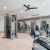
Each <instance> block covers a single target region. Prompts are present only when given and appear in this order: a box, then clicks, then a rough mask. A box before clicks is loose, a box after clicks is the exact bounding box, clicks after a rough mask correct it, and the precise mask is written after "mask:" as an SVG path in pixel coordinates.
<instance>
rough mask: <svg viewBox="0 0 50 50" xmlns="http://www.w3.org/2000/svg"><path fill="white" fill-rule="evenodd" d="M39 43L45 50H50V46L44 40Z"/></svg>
mask: <svg viewBox="0 0 50 50" xmlns="http://www.w3.org/2000/svg"><path fill="white" fill-rule="evenodd" d="M38 43H39V44H40V45H42V46H43V47H44V48H46V49H47V50H50V45H49V44H48V43H46V42H44V41H42V40H38Z"/></svg>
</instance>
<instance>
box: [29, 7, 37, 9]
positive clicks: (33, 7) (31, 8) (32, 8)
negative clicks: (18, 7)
mask: <svg viewBox="0 0 50 50" xmlns="http://www.w3.org/2000/svg"><path fill="white" fill-rule="evenodd" d="M30 9H38V7H33V8H30Z"/></svg>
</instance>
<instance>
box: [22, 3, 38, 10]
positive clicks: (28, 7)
mask: <svg viewBox="0 0 50 50" xmlns="http://www.w3.org/2000/svg"><path fill="white" fill-rule="evenodd" d="M23 6H25V7H26V8H27V9H26V10H25V11H27V10H30V9H38V7H32V8H30V5H25V4H24V5H23Z"/></svg>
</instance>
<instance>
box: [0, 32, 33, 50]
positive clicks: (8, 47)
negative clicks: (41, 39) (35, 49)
mask: <svg viewBox="0 0 50 50" xmlns="http://www.w3.org/2000/svg"><path fill="white" fill-rule="evenodd" d="M3 36H4V33H0V50H32V44H33V39H32V37H31V36H30V35H29V34H28V33H19V34H18V38H17V39H16V38H14V39H13V40H11V39H7V38H2V37H3Z"/></svg>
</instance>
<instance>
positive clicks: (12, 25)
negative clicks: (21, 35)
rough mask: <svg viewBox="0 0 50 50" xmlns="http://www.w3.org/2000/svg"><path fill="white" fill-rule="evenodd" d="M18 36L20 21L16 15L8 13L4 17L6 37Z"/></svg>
mask: <svg viewBox="0 0 50 50" xmlns="http://www.w3.org/2000/svg"><path fill="white" fill-rule="evenodd" d="M14 36H15V37H16V38H17V36H18V21H17V17H16V15H9V14H6V16H5V17H4V37H6V38H11V39H12V38H13V37H14Z"/></svg>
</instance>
